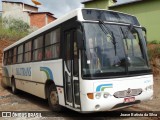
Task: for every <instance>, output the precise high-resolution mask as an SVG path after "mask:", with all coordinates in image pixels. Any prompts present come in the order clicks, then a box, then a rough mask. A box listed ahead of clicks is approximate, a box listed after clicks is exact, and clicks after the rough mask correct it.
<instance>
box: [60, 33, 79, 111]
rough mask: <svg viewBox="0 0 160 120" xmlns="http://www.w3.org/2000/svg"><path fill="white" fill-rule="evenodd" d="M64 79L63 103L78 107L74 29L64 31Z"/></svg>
mask: <svg viewBox="0 0 160 120" xmlns="http://www.w3.org/2000/svg"><path fill="white" fill-rule="evenodd" d="M64 46H65V49H64V56H65V57H64V62H63V65H64V81H65V103H66V105H68V106H71V107H73V108H76V109H80V94H79V62H78V55H79V54H78V49H77V42H76V31H75V30H69V31H66V32H65V38H64Z"/></svg>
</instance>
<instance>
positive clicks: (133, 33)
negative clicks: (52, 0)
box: [2, 9, 153, 112]
mask: <svg viewBox="0 0 160 120" xmlns="http://www.w3.org/2000/svg"><path fill="white" fill-rule="evenodd" d="M145 32H146V31H145V28H143V27H141V26H140V24H139V22H138V20H137V18H136V17H134V16H132V15H128V14H124V13H120V12H115V11H108V10H100V9H77V10H74V11H73V12H71V13H69V14H67V15H65V16H64V17H61V18H59V19H57V20H56V21H54V22H52V23H50V24H48V25H47V26H45V27H43V28H41V29H39V30H37V31H35V32H33V33H31V34H30V35H28V36H26V37H24V38H22V39H21V40H19V41H17V42H15V43H14V44H12V45H10V46H9V47H7V48H5V49H4V56H3V80H2V82H3V85H6V86H10V87H11V88H12V92H13V93H16V91H17V90H18V89H19V90H22V91H25V92H28V93H30V94H33V95H35V96H38V97H41V98H43V99H48V102H49V106H50V107H51V109H52V110H60V109H59V108H60V107H59V106H64V107H67V108H70V109H72V110H75V111H79V112H96V111H106V110H115V109H120V108H123V107H126V106H131V105H134V104H137V103H140V102H142V101H147V100H151V99H152V97H153V76H152V71H151V67H150V65H149V61H148V55H147V47H146V40H145V38H146V37H145Z"/></svg>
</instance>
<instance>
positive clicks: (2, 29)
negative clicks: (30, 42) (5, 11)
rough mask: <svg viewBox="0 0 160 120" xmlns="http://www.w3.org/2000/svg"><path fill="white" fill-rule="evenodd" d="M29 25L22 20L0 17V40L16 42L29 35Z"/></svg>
mask: <svg viewBox="0 0 160 120" xmlns="http://www.w3.org/2000/svg"><path fill="white" fill-rule="evenodd" d="M29 28H30V27H29V25H28V24H27V23H25V22H23V21H22V20H15V19H11V18H9V19H6V18H4V19H3V21H2V18H1V17H0V40H2V39H3V40H14V41H17V40H19V39H21V38H23V37H24V36H26V35H28V34H29Z"/></svg>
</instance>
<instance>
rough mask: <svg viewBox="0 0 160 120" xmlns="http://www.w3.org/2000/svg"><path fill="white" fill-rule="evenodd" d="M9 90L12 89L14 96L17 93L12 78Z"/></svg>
mask: <svg viewBox="0 0 160 120" xmlns="http://www.w3.org/2000/svg"><path fill="white" fill-rule="evenodd" d="M11 88H12V93H13V94H16V93H17V88H16V83H15V79H14V78H12V80H11Z"/></svg>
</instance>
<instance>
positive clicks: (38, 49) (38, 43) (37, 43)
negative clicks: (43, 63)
mask: <svg viewBox="0 0 160 120" xmlns="http://www.w3.org/2000/svg"><path fill="white" fill-rule="evenodd" d="M42 49H43V36H40V37H38V38H36V39H35V40H34V41H33V60H34V61H37V60H42V57H43V54H42Z"/></svg>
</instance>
